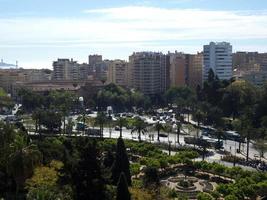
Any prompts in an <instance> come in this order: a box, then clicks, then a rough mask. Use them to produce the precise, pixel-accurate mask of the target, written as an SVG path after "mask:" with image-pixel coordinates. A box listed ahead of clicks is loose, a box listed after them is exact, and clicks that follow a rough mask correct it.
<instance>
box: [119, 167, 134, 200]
mask: <svg viewBox="0 0 267 200" xmlns="http://www.w3.org/2000/svg"><path fill="white" fill-rule="evenodd" d="M130 199H131V195H130V192H129V190H128V184H127V181H126V178H125V175H124V173H123V172H122V173H121V174H120V178H119V182H118V185H117V196H116V200H130Z"/></svg>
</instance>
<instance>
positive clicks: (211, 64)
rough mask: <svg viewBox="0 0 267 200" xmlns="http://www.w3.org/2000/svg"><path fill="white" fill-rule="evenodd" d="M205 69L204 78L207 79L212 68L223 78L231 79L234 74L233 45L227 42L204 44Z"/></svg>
mask: <svg viewBox="0 0 267 200" xmlns="http://www.w3.org/2000/svg"><path fill="white" fill-rule="evenodd" d="M203 55H204V70H203V79H204V80H207V78H208V73H209V71H210V69H212V70H213V72H214V73H215V75H217V76H218V78H219V79H221V80H229V79H231V78H232V76H233V70H232V46H231V44H230V43H227V42H219V43H214V42H211V43H210V44H209V45H204V48H203Z"/></svg>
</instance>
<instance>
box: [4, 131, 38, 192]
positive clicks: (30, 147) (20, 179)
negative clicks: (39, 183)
mask: <svg viewBox="0 0 267 200" xmlns="http://www.w3.org/2000/svg"><path fill="white" fill-rule="evenodd" d="M10 147H11V149H12V153H11V154H10V155H9V159H8V172H9V174H10V175H12V176H13V178H14V180H15V182H16V193H18V192H19V191H20V189H22V188H23V185H24V183H25V180H26V179H27V178H29V177H31V176H32V174H33V170H34V168H35V166H37V165H38V164H40V162H41V157H42V156H41V153H40V151H39V150H38V147H37V146H36V145H34V144H31V143H29V141H28V138H27V137H25V136H24V135H20V134H18V135H16V137H15V140H14V142H13V143H11V145H10Z"/></svg>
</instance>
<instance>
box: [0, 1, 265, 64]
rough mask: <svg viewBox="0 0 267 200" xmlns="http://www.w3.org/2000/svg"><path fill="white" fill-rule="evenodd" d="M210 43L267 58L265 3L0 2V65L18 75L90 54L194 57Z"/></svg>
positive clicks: (117, 56) (109, 57)
mask: <svg viewBox="0 0 267 200" xmlns="http://www.w3.org/2000/svg"><path fill="white" fill-rule="evenodd" d="M210 41H215V42H220V41H227V42H230V43H231V44H232V45H233V51H259V52H267V1H266V0H253V1H251V0H128V1H126V0H112V1H111V0H0V58H1V59H3V60H4V62H6V63H15V62H16V60H17V61H18V64H19V67H23V68H52V62H53V61H54V60H56V59H57V58H73V59H74V60H77V61H78V62H79V63H83V62H88V55H90V54H101V55H103V58H105V59H124V60H128V56H129V55H130V54H132V52H137V51H156V52H159V51H161V52H163V53H167V52H168V51H171V52H173V51H175V50H177V51H179V52H185V53H196V52H200V51H202V49H203V45H205V44H208V43H209V42H210Z"/></svg>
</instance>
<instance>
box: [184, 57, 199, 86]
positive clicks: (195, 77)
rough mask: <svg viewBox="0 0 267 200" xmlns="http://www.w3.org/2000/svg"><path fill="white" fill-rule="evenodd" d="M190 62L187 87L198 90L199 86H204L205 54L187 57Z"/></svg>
mask: <svg viewBox="0 0 267 200" xmlns="http://www.w3.org/2000/svg"><path fill="white" fill-rule="evenodd" d="M187 60H188V61H187V62H188V67H187V69H188V74H187V85H188V86H190V87H192V88H196V87H197V86H198V85H200V86H201V85H202V70H203V54H202V53H198V54H192V55H190V54H189V55H187Z"/></svg>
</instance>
